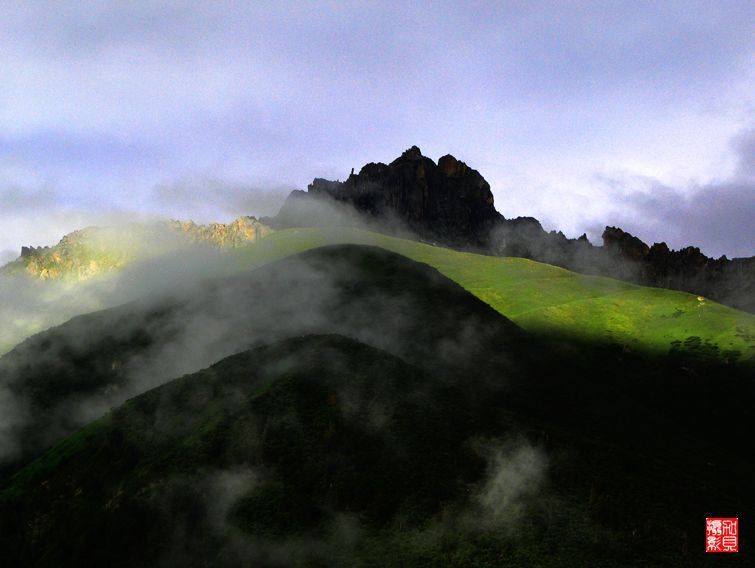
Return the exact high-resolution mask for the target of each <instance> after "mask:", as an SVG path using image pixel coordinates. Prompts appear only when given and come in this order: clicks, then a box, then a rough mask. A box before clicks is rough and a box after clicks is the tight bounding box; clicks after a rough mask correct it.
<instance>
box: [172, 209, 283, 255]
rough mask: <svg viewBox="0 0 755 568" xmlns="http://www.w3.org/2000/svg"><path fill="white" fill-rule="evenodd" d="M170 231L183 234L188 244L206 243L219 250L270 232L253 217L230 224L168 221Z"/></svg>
mask: <svg viewBox="0 0 755 568" xmlns="http://www.w3.org/2000/svg"><path fill="white" fill-rule="evenodd" d="M169 226H170V227H171V228H172V229H175V230H177V231H180V232H181V233H183V235H184V236H185V238H186V239H188V240H189V241H190V242H198V243H207V244H211V245H214V246H217V247H221V248H229V247H230V248H233V247H239V246H242V245H245V244H247V243H249V242H251V241H256V240H259V239H261V238H263V237H266V236H267V235H269V234H270V233H271V232H272V230H271V229H270V227H268V226H267V225H264V224H262V223H261V222H260V221H258V220H257V219H256V218H255V217H250V216H245V217H239V218H238V219H236V220H235V221H232V222H231V223H227V224H226V223H210V224H209V225H197V224H196V223H194V221H176V220H171V221H169Z"/></svg>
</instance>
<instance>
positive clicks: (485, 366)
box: [0, 245, 755, 567]
mask: <svg viewBox="0 0 755 568" xmlns="http://www.w3.org/2000/svg"><path fill="white" fill-rule="evenodd" d="M271 250H272V249H271ZM278 252H279V250H278ZM535 266H536V265H535ZM546 268H547V267H546ZM221 326H226V327H225V328H224V329H223V330H222V331H223V332H222V333H219V332H220V331H221ZM334 332H335V333H338V335H334V334H333V333H334ZM314 333H316V334H314ZM323 333H327V335H324V334H323ZM344 335H345V336H348V337H344ZM281 339H282V340H281ZM260 343H262V344H263V345H260ZM250 344H256V345H257V346H256V347H254V348H252V349H250V348H249V345H250ZM198 353H199V354H201V357H200V358H196V355H197V354H198ZM231 354H233V355H231ZM229 355H230V356H229ZM151 357H152V358H154V362H155V363H156V364H157V365H156V366H155V365H151V366H150V365H149V362H150V358H151ZM221 359H222V360H221ZM205 360H209V361H210V362H217V363H216V364H214V365H212V366H210V367H209V368H206V369H204V370H202V371H199V372H193V373H192V374H188V375H186V376H183V377H181V378H179V379H177V380H174V381H169V382H168V381H167V379H169V378H170V377H165V378H163V377H161V376H159V375H151V374H150V373H157V372H158V371H160V372H167V371H166V369H170V370H173V371H175V370H177V369H180V368H181V367H180V366H175V365H176V364H177V363H181V364H188V365H189V366H190V367H192V366H193V370H194V371H196V370H197V369H200V368H203V367H205V366H207V365H204V364H203V363H202V362H203V361H205ZM171 365H173V366H171ZM134 370H136V371H138V372H137V373H136V374H133V371H134ZM180 374H181V373H176V374H174V375H172V376H179V375H180ZM0 377H1V378H2V383H1V384H2V386H3V387H5V388H6V390H5V392H4V394H5V395H6V397H7V396H8V395H12V396H16V397H17V398H16V399H15V400H11V402H13V403H14V404H13V405H6V407H5V408H6V410H8V411H12V410H13V409H16V408H17V409H22V410H23V415H21V416H19V417H17V418H19V420H21V419H26V421H23V420H21V421H19V422H18V423H16V424H15V425H13V424H11V426H13V428H11V429H8V428H7V426H8V418H9V417H10V416H7V415H6V416H4V419H5V421H4V422H3V423H2V425H3V427H4V430H3V431H2V433H3V435H4V438H3V441H7V440H8V439H9V438H10V437H12V435H14V434H15V435H16V436H17V438H18V440H17V441H18V443H19V444H20V445H21V446H22V451H25V453H24V454H23V460H22V461H23V463H16V466H15V467H14V469H13V471H9V470H6V472H5V473H6V475H1V476H0V549H1V550H3V559H4V561H6V562H7V563H8V564H9V565H14V566H15V565H19V566H56V567H59V566H66V565H71V566H81V565H109V566H118V565H124V566H161V565H165V566H175V565H181V566H208V565H209V566H223V565H229V566H237V565H255V566H257V565H259V566H269V565H272V566H288V565H292V564H293V565H297V564H298V565H305V566H312V565H314V566H349V567H351V566H360V565H362V566H373V565H386V564H388V565H396V566H415V565H430V566H444V565H445V566H569V567H571V566H653V565H658V566H678V565H685V566H693V565H705V562H706V561H708V560H709V558H707V557H706V555H705V554H704V553H703V552H702V551H701V547H698V546H695V539H696V538H697V537H698V535H699V534H700V526H701V524H700V523H701V519H703V518H704V517H705V516H706V514H710V513H711V512H712V511H715V512H716V514H720V515H722V516H727V515H731V516H735V515H740V516H743V515H744V514H746V512H747V511H748V510H749V504H750V503H752V502H754V501H755V496H753V487H752V482H751V474H750V473H751V471H752V466H753V463H752V456H751V455H750V453H749V452H746V451H743V450H742V448H746V447H748V444H749V443H750V439H749V436H750V432H752V431H753V428H755V426H754V425H753V416H752V413H751V412H749V411H750V409H751V407H752V402H753V400H752V399H753V397H752V381H751V368H746V366H744V365H742V366H734V365H731V364H724V363H722V362H720V361H716V360H715V359H713V360H708V361H706V360H704V359H695V358H690V357H688V356H687V355H686V354H684V353H678V354H676V355H674V356H652V355H648V356H640V355H638V354H637V353H636V352H631V351H625V350H623V349H622V348H621V347H617V346H614V347H611V346H606V345H605V344H603V345H601V344H595V343H589V342H588V343H585V342H579V341H577V340H576V339H574V338H564V337H563V336H558V335H550V336H547V337H545V336H541V335H538V334H531V333H527V332H526V331H523V330H522V329H521V328H519V327H517V326H516V325H515V324H513V323H512V322H511V321H509V320H507V319H506V318H504V317H503V316H501V315H500V314H499V313H498V312H496V311H495V310H494V309H492V308H491V307H490V306H488V305H487V304H485V303H484V302H482V301H480V300H479V299H478V298H476V297H474V296H473V295H472V294H470V293H469V292H467V291H465V290H464V289H463V288H462V287H461V286H459V285H458V284H456V283H454V282H453V281H451V280H450V279H448V278H446V277H444V276H443V275H441V274H440V273H439V272H437V271H436V270H434V269H432V268H430V267H429V266H427V265H425V264H421V263H417V262H413V261H411V260H409V259H407V258H406V257H404V256H401V255H398V254H395V253H391V252H388V251H385V250H382V249H380V248H375V247H364V246H344V245H340V246H327V247H320V248H317V249H315V250H310V251H306V252H304V253H301V254H299V255H293V256H290V257H287V258H285V259H283V260H280V261H277V262H273V263H270V264H268V265H265V266H261V267H260V268H259V269H258V270H251V271H248V272H246V273H243V274H238V275H235V276H232V277H226V278H220V279H218V280H216V281H214V282H210V283H207V284H206V285H205V286H202V287H200V288H199V289H196V290H193V291H191V293H188V295H182V296H179V297H175V298H171V299H170V300H169V301H165V302H155V301H154V300H153V301H152V302H151V303H147V304H144V303H135V304H130V305H126V306H123V307H120V308H115V309H112V310H107V311H105V312H99V313H94V314H90V315H87V316H82V317H80V318H76V319H75V320H73V321H71V322H69V323H67V324H65V325H63V326H60V327H58V328H55V329H53V330H50V331H48V332H46V333H43V334H40V335H38V336H35V337H33V338H31V339H30V340H28V341H26V342H25V343H24V344H22V345H21V346H19V347H17V348H16V349H14V350H13V351H11V352H10V353H9V354H7V355H6V356H4V357H3V358H2V359H0ZM166 382H167V384H164V383H166ZM155 385H163V386H159V387H157V388H155V389H152V390H149V389H150V387H151V386H155ZM128 393H130V394H128ZM140 393H141V394H140ZM137 394H138V396H133V397H132V398H131V399H130V400H128V401H126V402H125V404H121V403H123V401H124V400H125V399H126V398H129V396H131V395H137ZM119 398H120V401H119ZM103 403H105V404H103ZM110 407H115V408H114V409H113V410H110V411H108V409H109V408H110ZM87 412H88V413H89V414H88V415H89V416H91V415H92V414H95V413H96V412H99V414H96V416H100V417H102V416H103V415H104V417H102V418H100V419H99V420H96V421H94V422H93V423H91V424H90V425H89V426H86V427H85V428H84V429H82V430H79V431H78V432H75V430H76V429H77V428H79V427H81V425H83V424H84V423H85V422H87V421H88V420H85V417H86V416H87V414H86V413H87ZM701 417H702V418H703V419H701ZM77 421H78V423H77ZM722 431H725V433H726V435H725V436H724V435H722ZM72 432H75V433H73V434H72V435H71V433H72ZM65 434H69V437H67V438H66V439H63V440H62V438H63V435H65ZM61 440H62V441H61ZM51 442H56V443H55V445H53V447H52V448H51V449H49V450H48V451H46V452H45V451H44V449H45V448H49V447H50V443H51ZM32 458H36V459H32ZM743 518H744V517H743ZM743 524H744V521H743Z"/></svg>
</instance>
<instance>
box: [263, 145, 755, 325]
mask: <svg viewBox="0 0 755 568" xmlns="http://www.w3.org/2000/svg"><path fill="white" fill-rule="evenodd" d="M262 221H264V222H266V223H268V224H270V225H271V226H272V227H274V228H287V227H307V226H329V225H333V224H337V225H350V226H367V227H368V228H371V229H375V230H379V231H381V232H388V233H398V234H401V232H402V231H404V232H406V233H407V235H408V236H414V237H419V238H420V239H422V240H426V241H430V242H433V243H438V244H442V245H445V246H449V247H452V248H456V249H461V250H473V251H476V252H482V253H485V254H495V255H502V256H519V257H524V258H530V259H533V260H538V261H541V262H547V263H549V264H555V265H557V266H562V267H564V268H568V269H570V270H575V271H577V272H583V273H587V274H600V275H605V276H612V277H614V278H620V279H623V280H629V281H632V282H637V283H640V284H644V285H650V286H658V287H663V288H672V289H677V290H683V291H687V292H692V293H696V294H701V295H704V296H707V297H710V298H712V299H715V300H717V301H719V302H722V303H725V304H729V305H731V306H734V307H737V308H740V309H744V310H747V311H750V312H755V289H754V288H753V286H754V285H753V282H755V257H752V258H746V259H734V260H728V259H727V258H726V257H721V258H720V259H712V258H708V257H706V256H705V255H704V254H702V253H701V252H700V250H699V249H698V248H695V247H687V248H684V249H681V250H679V251H672V250H669V248H668V246H667V245H666V244H665V243H656V244H654V245H653V246H652V247H650V246H648V245H647V244H645V243H644V242H642V241H641V240H640V239H639V238H637V237H635V236H633V235H631V234H629V233H627V232H625V231H623V230H622V229H620V228H617V227H606V229H605V231H604V233H603V246H602V247H598V246H593V245H592V244H591V243H590V242H589V241H588V240H587V236H586V235H582V236H581V237H579V238H578V239H569V238H567V237H565V236H564V234H563V233H561V232H556V231H551V232H547V231H545V230H544V229H543V227H542V226H541V224H540V222H539V221H538V220H537V219H535V218H533V217H518V218H516V219H506V218H504V217H503V216H502V215H501V214H500V213H498V211H496V209H495V207H494V205H493V194H492V192H491V190H490V185H489V184H488V183H487V182H486V181H485V179H484V178H483V177H482V175H480V173H479V172H478V171H476V170H474V169H472V168H470V167H469V166H467V165H466V164H465V163H464V162H462V161H459V160H457V159H456V158H454V157H453V156H451V155H446V156H443V157H442V158H440V159H439V160H438V163H437V164H435V162H433V161H432V160H431V159H430V158H428V157H426V156H423V155H422V152H421V151H420V149H419V148H418V147H416V146H412V147H411V148H409V149H408V150H406V151H405V152H404V153H403V154H402V155H401V156H400V157H399V158H397V159H396V160H394V161H393V162H391V163H390V164H383V163H370V164H367V165H366V166H364V167H363V168H362V169H361V170H360V171H359V174H356V175H355V174H354V173H353V170H352V173H351V175H350V176H349V177H348V179H346V181H343V182H340V181H329V180H325V179H320V178H316V179H315V180H314V181H313V182H312V183H311V184H310V185H309V186H308V189H307V192H304V191H299V190H297V191H294V192H292V193H291V194H290V195H289V197H288V199H287V200H286V202H285V203H284V205H283V207H282V208H281V211H280V213H279V214H278V216H277V217H275V218H272V219H263V220H262Z"/></svg>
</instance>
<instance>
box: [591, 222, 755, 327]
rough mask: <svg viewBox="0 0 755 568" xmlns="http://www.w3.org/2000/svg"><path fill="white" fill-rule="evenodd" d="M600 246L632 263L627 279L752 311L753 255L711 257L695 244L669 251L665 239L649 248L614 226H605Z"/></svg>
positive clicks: (754, 306) (754, 299)
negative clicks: (631, 271)
mask: <svg viewBox="0 0 755 568" xmlns="http://www.w3.org/2000/svg"><path fill="white" fill-rule="evenodd" d="M603 248H604V249H605V252H606V253H610V254H611V255H612V256H613V257H614V258H617V259H619V260H622V261H625V262H627V263H631V265H632V266H633V267H634V270H633V273H631V274H629V277H628V278H627V279H629V280H633V281H636V282H639V283H641V284H646V285H650V286H656V287H659V288H672V289H675V290H684V291H686V292H692V293H695V294H701V295H703V296H707V297H710V298H712V299H715V300H718V301H720V302H723V303H726V304H729V305H732V306H734V307H738V308H740V309H743V310H746V311H749V312H755V257H750V258H735V259H732V260H729V259H728V258H726V256H722V257H720V258H717V259H714V258H710V257H708V256H706V255H704V254H703V253H702V252H701V251H700V249H699V248H697V247H692V246H689V247H685V248H683V249H680V250H671V249H669V247H668V245H667V244H666V243H665V242H661V243H655V244H653V246H651V247H648V245H647V244H645V243H644V242H642V241H641V240H640V239H639V238H637V237H635V236H633V235H632V234H630V233H627V232H626V231H623V230H621V229H619V228H616V227H606V229H605V231H604V232H603Z"/></svg>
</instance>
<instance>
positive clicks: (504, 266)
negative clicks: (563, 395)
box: [234, 228, 755, 361]
mask: <svg viewBox="0 0 755 568" xmlns="http://www.w3.org/2000/svg"><path fill="white" fill-rule="evenodd" d="M339 243H354V244H369V245H374V246H379V247H382V248H385V249H387V250H390V251H394V252H397V253H399V254H402V255H404V256H406V257H408V258H411V259H412V260H415V261H418V262H423V263H426V264H429V265H430V266H432V267H434V268H436V269H437V270H438V271H440V272H441V274H444V275H445V276H447V277H448V278H450V279H452V280H454V281H455V282H457V283H458V284H460V285H461V286H462V287H464V288H465V289H466V290H468V291H469V292H471V293H472V294H474V295H475V296H477V297H478V298H480V299H481V300H482V301H484V302H485V303H487V304H488V305H490V306H492V307H493V308H494V309H496V310H497V311H498V312H499V313H501V314H503V315H504V316H506V317H507V318H509V319H511V320H512V321H514V322H515V323H517V324H519V325H520V326H522V327H523V328H525V329H527V330H529V331H534V332H542V333H546V334H549V333H556V334H559V335H571V336H574V337H575V338H579V339H582V340H586V341H610V342H611V343H616V344H619V345H622V346H627V347H628V348H630V349H633V350H641V351H649V352H652V353H656V354H657V353H667V352H669V351H670V350H674V351H689V352H692V353H699V354H700V355H701V356H715V357H720V358H722V359H723V360H730V361H734V360H752V359H753V358H755V316H753V315H751V314H747V313H745V312H742V311H739V310H735V309H733V308H729V307H726V306H722V305H721V304H717V303H716V302H713V301H711V300H708V299H699V298H698V296H695V295H692V294H688V293H686V292H677V291H673V290H665V289H661V288H647V287H642V286H637V285H633V284H629V283H626V282H621V281H618V280H613V279H611V278H605V277H600V276H587V275H583V274H577V273H574V272H570V271H568V270H564V269H562V268H558V267H555V266H551V265H547V264H543V263H540V262H535V261H531V260H527V259H522V258H509V257H503V258H502V257H494V256H483V255H478V254H472V253H464V252H457V251H453V250H450V249H446V248H442V247H436V246H431V245H428V244H424V243H419V242H415V241H410V240H405V239H398V238H393V237H389V236H385V235H381V234H377V233H372V232H367V231H360V230H355V229H340V228H339V229H288V230H285V231H279V232H276V233H274V234H272V235H270V236H268V237H266V238H265V239H263V240H261V241H260V242H258V243H257V244H255V245H252V246H247V247H243V248H241V249H238V250H237V251H235V252H234V254H236V255H237V257H238V260H239V263H240V264H241V265H242V266H249V265H252V266H255V265H258V264H261V263H264V262H268V261H271V260H275V259H278V258H282V257H284V256H287V255H291V254H295V253H298V252H301V251H304V250H308V249H311V248H315V247H320V246H324V245H329V244H339Z"/></svg>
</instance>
